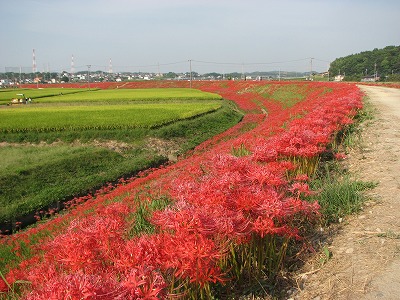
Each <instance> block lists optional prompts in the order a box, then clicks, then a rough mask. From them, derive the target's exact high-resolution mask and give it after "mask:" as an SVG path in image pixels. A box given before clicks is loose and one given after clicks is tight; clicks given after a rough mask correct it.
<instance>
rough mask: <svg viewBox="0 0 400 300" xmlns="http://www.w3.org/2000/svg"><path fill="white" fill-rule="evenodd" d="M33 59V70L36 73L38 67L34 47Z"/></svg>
mask: <svg viewBox="0 0 400 300" xmlns="http://www.w3.org/2000/svg"><path fill="white" fill-rule="evenodd" d="M32 61H33V63H32V72H33V73H36V71H37V69H36V56H35V49H33V52H32Z"/></svg>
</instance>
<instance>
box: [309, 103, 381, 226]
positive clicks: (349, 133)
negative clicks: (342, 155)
mask: <svg viewBox="0 0 400 300" xmlns="http://www.w3.org/2000/svg"><path fill="white" fill-rule="evenodd" d="M373 118H374V110H373V108H372V106H371V104H370V103H369V102H368V100H367V99H366V98H364V101H363V108H362V109H361V110H359V111H358V113H357V115H356V116H355V118H354V123H352V124H350V125H348V126H346V128H344V129H343V130H342V131H341V132H339V134H338V136H337V137H336V141H335V142H334V144H335V146H334V149H333V151H338V150H343V151H344V152H347V151H348V149H350V148H359V147H361V144H362V138H361V133H362V128H363V126H364V124H365V123H366V122H368V121H370V120H373ZM376 185H377V183H376V182H365V181H362V180H358V179H355V178H354V175H352V174H349V173H348V171H347V169H346V167H345V166H344V165H343V164H342V163H340V162H337V161H328V162H327V161H324V162H323V164H322V168H320V170H319V172H318V175H317V177H316V178H315V179H314V180H313V181H312V188H313V190H316V191H318V193H317V195H316V196H314V197H313V199H314V200H317V201H318V203H319V204H320V205H321V208H322V214H323V218H324V223H325V225H328V224H330V223H336V222H338V220H339V219H341V218H343V217H345V216H346V215H351V214H354V213H357V212H359V211H360V209H361V208H362V205H363V203H364V202H365V201H366V200H368V197H367V196H366V194H365V191H367V190H369V189H372V188H374V187H375V186H376Z"/></svg>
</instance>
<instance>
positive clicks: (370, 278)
mask: <svg viewBox="0 0 400 300" xmlns="http://www.w3.org/2000/svg"><path fill="white" fill-rule="evenodd" d="M359 88H360V89H361V90H362V91H363V92H365V93H366V95H367V96H368V99H369V100H368V102H370V103H371V104H372V106H373V109H374V110H375V113H374V114H375V119H374V120H372V121H370V122H368V123H367V124H364V125H363V126H365V128H363V130H362V142H361V146H360V147H359V148H358V149H353V150H352V151H351V153H350V155H349V157H348V164H349V170H350V172H351V173H352V174H355V176H357V177H358V178H359V179H361V180H363V181H373V182H376V183H378V185H377V186H376V188H374V189H373V190H372V191H371V192H370V193H371V194H370V196H371V199H372V200H371V201H370V202H369V203H366V205H365V206H364V209H363V211H362V212H361V213H360V214H359V215H356V216H353V217H351V218H350V219H348V220H346V221H345V222H344V224H343V226H342V227H341V228H340V229H339V233H338V235H337V236H335V237H333V240H332V243H331V244H330V245H329V250H330V251H331V253H332V258H331V259H330V260H329V261H328V262H327V263H326V264H325V265H323V266H322V267H321V266H320V265H318V263H319V262H314V264H313V265H312V266H309V270H308V271H309V272H308V274H307V273H303V275H299V284H300V286H302V285H304V287H303V288H304V289H303V291H302V292H301V293H299V294H298V295H297V296H296V297H295V298H296V299H321V300H322V299H324V300H325V299H366V300H370V299H385V300H391V299H400V178H399V174H400V143H399V140H400V89H393V88H384V87H372V86H359ZM319 268H321V270H319V271H317V272H316V270H317V269H319Z"/></svg>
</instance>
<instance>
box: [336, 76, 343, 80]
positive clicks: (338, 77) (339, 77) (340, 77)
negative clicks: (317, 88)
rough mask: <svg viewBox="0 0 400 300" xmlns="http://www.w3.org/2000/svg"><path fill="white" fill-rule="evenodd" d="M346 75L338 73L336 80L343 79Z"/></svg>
mask: <svg viewBox="0 0 400 300" xmlns="http://www.w3.org/2000/svg"><path fill="white" fill-rule="evenodd" d="M343 79H344V75H336V76H335V81H343Z"/></svg>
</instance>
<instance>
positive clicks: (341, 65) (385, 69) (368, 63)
mask: <svg viewBox="0 0 400 300" xmlns="http://www.w3.org/2000/svg"><path fill="white" fill-rule="evenodd" d="M329 73H330V74H331V75H332V76H337V75H345V78H344V80H346V81H360V80H361V79H362V78H364V77H374V76H376V77H379V80H380V81H400V46H387V47H385V48H383V49H376V48H375V49H374V50H372V51H364V52H360V53H357V54H351V55H348V56H345V57H340V58H337V59H335V60H334V61H333V62H332V63H331V65H330V68H329Z"/></svg>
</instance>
